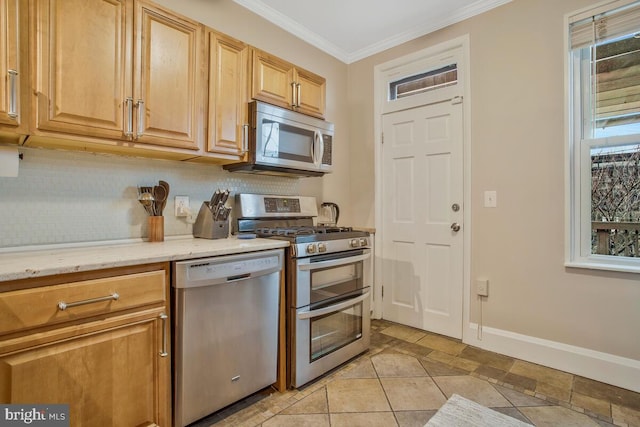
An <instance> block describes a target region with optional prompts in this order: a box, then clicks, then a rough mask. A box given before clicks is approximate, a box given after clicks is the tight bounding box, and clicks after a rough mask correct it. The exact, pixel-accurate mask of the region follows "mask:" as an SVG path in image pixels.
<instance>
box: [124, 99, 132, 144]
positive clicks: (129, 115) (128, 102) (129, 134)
mask: <svg viewBox="0 0 640 427" xmlns="http://www.w3.org/2000/svg"><path fill="white" fill-rule="evenodd" d="M124 103H125V105H126V106H127V107H126V110H127V118H126V120H125V121H126V122H127V125H126V126H127V127H126V129H125V131H124V136H126V137H127V138H131V137H132V136H133V98H131V97H128V98H127V99H125V100H124Z"/></svg>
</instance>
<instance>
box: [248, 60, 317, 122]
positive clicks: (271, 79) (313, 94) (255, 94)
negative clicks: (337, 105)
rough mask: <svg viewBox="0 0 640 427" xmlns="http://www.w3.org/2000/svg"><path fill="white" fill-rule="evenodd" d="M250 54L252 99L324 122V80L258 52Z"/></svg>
mask: <svg viewBox="0 0 640 427" xmlns="http://www.w3.org/2000/svg"><path fill="white" fill-rule="evenodd" d="M252 52H253V78H252V91H251V92H252V93H251V96H252V98H254V99H258V100H261V101H264V102H268V103H270V104H275V105H279V106H281V107H284V108H288V109H291V110H295V111H299V112H300V113H304V114H308V115H311V116H316V117H320V118H324V113H325V94H326V79H325V78H323V77H320V76H318V75H316V74H313V73H311V72H309V71H306V70H304V69H302V68H299V67H296V66H295V65H293V64H290V63H288V62H286V61H284V60H282V59H280V58H277V57H275V56H273V55H270V54H268V53H266V52H263V51H260V50H258V49H252Z"/></svg>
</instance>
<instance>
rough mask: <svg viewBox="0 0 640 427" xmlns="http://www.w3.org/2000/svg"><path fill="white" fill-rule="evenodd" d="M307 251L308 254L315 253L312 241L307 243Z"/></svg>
mask: <svg viewBox="0 0 640 427" xmlns="http://www.w3.org/2000/svg"><path fill="white" fill-rule="evenodd" d="M307 253H308V254H315V253H316V245H314V244H313V243H311V244H310V245H307Z"/></svg>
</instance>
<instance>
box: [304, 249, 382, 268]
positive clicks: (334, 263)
mask: <svg viewBox="0 0 640 427" xmlns="http://www.w3.org/2000/svg"><path fill="white" fill-rule="evenodd" d="M370 257H371V253H370V252H369V253H366V254H364V255H357V256H350V257H347V258H340V259H332V260H329V261H319V262H314V263H309V264H301V265H299V266H298V270H302V271H311V270H317V269H319V268H328V267H339V266H341V265H346V264H353V263H354V262H360V261H364V260H366V259H369V258H370Z"/></svg>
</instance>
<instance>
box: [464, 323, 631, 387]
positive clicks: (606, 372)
mask: <svg viewBox="0 0 640 427" xmlns="http://www.w3.org/2000/svg"><path fill="white" fill-rule="evenodd" d="M481 332H482V336H481V338H482V339H479V338H478V325H477V324H476V323H470V324H469V325H468V327H467V328H466V331H465V334H464V338H463V342H464V343H465V344H469V345H472V346H474V347H479V348H482V349H485V350H489V351H493V352H496V353H500V354H504V355H507V356H511V357H516V358H518V359H521V360H525V361H527V362H532V363H537V364H539V365H543V366H548V367H550V368H554V369H559V370H561V371H565V372H569V373H572V374H575V375H580V376H583V377H586V378H590V379H593V380H596V381H600V382H603V383H607V384H611V385H614V386H617V387H622V388H625V389H627V390H632V391H635V392H639V393H640V361H638V360H634V359H628V358H625V357H620V356H615V355H613V354H609V353H602V352H599V351H594V350H590V349H587V348H582V347H576V346H573V345H568V344H563V343H559V342H555V341H549V340H545V339H541V338H536V337H532V336H528V335H522V334H518V333H514V332H510V331H505V330H502V329H495V328H488V327H486V326H485V327H483V328H482V331H481Z"/></svg>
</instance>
